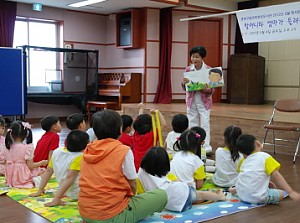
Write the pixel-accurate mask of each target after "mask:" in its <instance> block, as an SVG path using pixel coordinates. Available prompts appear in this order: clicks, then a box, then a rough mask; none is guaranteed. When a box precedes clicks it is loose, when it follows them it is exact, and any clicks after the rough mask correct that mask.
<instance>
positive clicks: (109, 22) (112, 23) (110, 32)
mask: <svg viewBox="0 0 300 223" xmlns="http://www.w3.org/2000/svg"><path fill="white" fill-rule="evenodd" d="M106 30H107V32H106V39H105V43H106V44H111V43H114V44H115V43H116V15H115V14H111V15H109V16H106Z"/></svg>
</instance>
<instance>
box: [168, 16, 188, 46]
mask: <svg viewBox="0 0 300 223" xmlns="http://www.w3.org/2000/svg"><path fill="white" fill-rule="evenodd" d="M186 17H187V14H186V13H185V12H181V11H180V12H179V11H173V17H172V18H173V41H181V42H188V22H181V21H180V19H183V18H186Z"/></svg>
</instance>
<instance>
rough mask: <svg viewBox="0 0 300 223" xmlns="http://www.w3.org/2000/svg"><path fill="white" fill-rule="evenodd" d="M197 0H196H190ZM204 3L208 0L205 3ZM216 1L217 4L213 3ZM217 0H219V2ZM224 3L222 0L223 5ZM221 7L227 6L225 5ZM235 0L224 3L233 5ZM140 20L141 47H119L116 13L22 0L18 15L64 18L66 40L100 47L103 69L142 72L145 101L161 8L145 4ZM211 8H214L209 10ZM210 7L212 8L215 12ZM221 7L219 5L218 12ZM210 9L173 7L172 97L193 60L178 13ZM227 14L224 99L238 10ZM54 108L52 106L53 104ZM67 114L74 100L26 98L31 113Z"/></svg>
mask: <svg viewBox="0 0 300 223" xmlns="http://www.w3.org/2000/svg"><path fill="white" fill-rule="evenodd" d="M190 3H193V1H190ZM202 4H204V3H202ZM209 6H210V7H213V5H209ZM217 6H218V5H217V4H215V7H216V8H218V7H217ZM219 6H220V5H219ZM221 6H222V7H225V6H223V5H221ZM235 7H236V3H230V4H226V7H225V8H226V9H228V10H232V9H234V8H235ZM143 10H144V12H143V15H146V16H145V17H143V22H142V26H141V40H142V42H141V45H142V47H141V48H139V49H119V48H116V47H115V32H116V30H115V15H114V14H111V15H97V14H89V13H82V12H77V11H69V10H64V9H58V8H51V7H43V11H42V12H36V11H32V6H31V5H27V4H21V3H18V10H17V15H18V16H23V17H30V18H41V19H54V20H58V21H62V22H63V24H64V32H63V33H64V35H63V42H64V44H65V43H69V44H73V46H74V48H76V49H90V50H95V49H96V50H99V73H104V72H136V73H141V74H142V93H143V97H142V98H143V101H144V102H152V101H153V99H154V96H155V93H156V88H157V80H158V69H159V9H153V8H145V9H143ZM210 11H211V12H213V11H214V10H210ZM211 12H210V13H211ZM218 12H220V10H215V13H218ZM207 14H209V12H207V9H203V8H201V7H198V6H196V7H192V8H185V9H182V7H181V6H180V7H176V8H175V9H174V10H173V44H172V65H171V66H172V67H171V76H172V77H171V80H172V93H173V99H174V100H181V101H183V100H184V98H185V93H184V92H183V91H182V89H181V87H180V84H179V83H180V82H181V79H182V72H183V70H184V69H185V67H186V65H187V64H188V63H189V59H188V52H189V49H188V22H180V21H179V19H180V18H186V17H188V16H200V15H207ZM220 18H222V20H223V34H222V36H223V41H222V64H220V66H222V67H223V69H224V79H225V87H223V90H222V92H223V96H222V98H223V99H226V91H227V89H226V73H227V60H228V58H229V56H230V55H231V54H232V53H233V51H234V37H235V23H236V19H235V17H234V16H232V15H230V16H223V17H220ZM52 108H53V109H52ZM57 111H59V114H58V115H59V116H67V115H68V114H70V113H72V112H79V109H77V108H75V107H74V106H61V105H56V106H52V105H45V104H36V103H29V104H28V115H27V117H28V118H41V117H43V116H44V115H45V114H46V113H49V114H50V113H51V114H52V113H57Z"/></svg>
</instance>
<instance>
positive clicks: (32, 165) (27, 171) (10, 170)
mask: <svg viewBox="0 0 300 223" xmlns="http://www.w3.org/2000/svg"><path fill="white" fill-rule="evenodd" d="M29 128H30V125H29V123H27V122H22V121H14V122H13V123H12V124H11V127H10V129H8V130H7V134H6V137H5V146H6V149H5V150H4V151H2V153H1V155H0V157H1V159H3V160H5V164H6V166H5V178H6V183H7V185H8V186H9V187H16V188H33V187H34V181H35V178H39V176H38V175H39V174H41V173H42V172H43V171H44V170H43V169H38V168H39V167H40V166H46V165H47V164H48V161H47V160H42V161H40V162H33V159H32V158H33V150H34V147H33V145H32V144H24V143H23V141H24V140H25V139H26V137H27V135H28V129H29ZM37 182H38V180H37ZM36 186H37V185H36Z"/></svg>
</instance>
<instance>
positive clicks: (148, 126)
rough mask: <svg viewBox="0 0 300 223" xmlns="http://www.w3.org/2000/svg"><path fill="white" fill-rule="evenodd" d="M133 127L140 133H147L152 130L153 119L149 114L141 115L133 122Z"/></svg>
mask: <svg viewBox="0 0 300 223" xmlns="http://www.w3.org/2000/svg"><path fill="white" fill-rule="evenodd" d="M133 128H134V130H135V131H137V133H139V134H140V135H145V134H146V133H147V132H150V131H151V130H152V119H151V116H150V115H148V114H141V115H139V116H138V117H137V118H136V120H135V121H134V123H133Z"/></svg>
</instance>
